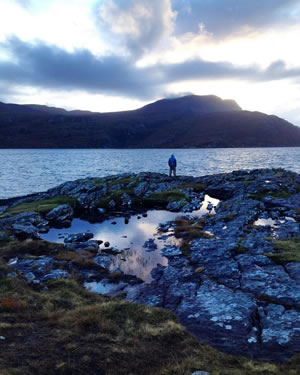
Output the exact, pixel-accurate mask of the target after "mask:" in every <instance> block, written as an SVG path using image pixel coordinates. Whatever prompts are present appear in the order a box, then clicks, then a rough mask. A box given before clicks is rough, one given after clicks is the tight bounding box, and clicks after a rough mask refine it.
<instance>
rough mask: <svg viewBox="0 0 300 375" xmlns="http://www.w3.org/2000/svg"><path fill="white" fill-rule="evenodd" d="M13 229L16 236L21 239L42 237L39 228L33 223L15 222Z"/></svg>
mask: <svg viewBox="0 0 300 375" xmlns="http://www.w3.org/2000/svg"><path fill="white" fill-rule="evenodd" d="M11 229H12V231H13V232H14V234H15V235H16V237H17V238H19V239H20V240H25V239H27V238H33V239H38V238H40V236H39V231H38V229H37V228H36V227H35V226H33V225H32V224H27V225H24V224H13V225H12V226H11Z"/></svg>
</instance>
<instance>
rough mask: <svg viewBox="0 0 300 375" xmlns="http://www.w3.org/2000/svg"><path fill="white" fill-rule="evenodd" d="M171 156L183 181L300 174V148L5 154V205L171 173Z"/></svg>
mask: <svg viewBox="0 0 300 375" xmlns="http://www.w3.org/2000/svg"><path fill="white" fill-rule="evenodd" d="M171 154H174V155H175V156H176V158H177V162H178V168H177V172H178V174H179V175H190V176H203V175H207V174H215V173H223V172H231V171H233V170H237V169H253V168H285V169H288V170H292V171H295V172H297V173H300V147H292V148H289V147H282V148H223V149H222V148H217V149H174V150H172V149H138V150H136V149H135V150H133V149H129V150H119V149H105V150H104V149H66V150H61V149H60V150H53V149H51V150H47V149H35V150H24V149H22V150H20V149H14V150H6V149H5V150H4V149H2V150H0V199H1V198H9V197H14V196H19V195H24V194H30V193H35V192H40V191H45V190H47V189H49V188H51V187H54V186H56V185H58V184H60V183H62V182H65V181H69V180H75V179H78V178H83V177H94V176H97V177H102V176H107V175H111V174H117V173H124V172H134V173H138V172H142V171H150V172H160V173H167V172H168V167H167V161H168V158H169V157H170V155H171Z"/></svg>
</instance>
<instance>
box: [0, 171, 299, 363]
mask: <svg viewBox="0 0 300 375" xmlns="http://www.w3.org/2000/svg"><path fill="white" fill-rule="evenodd" d="M204 194H210V195H211V196H212V197H214V198H217V199H220V200H221V202H220V203H219V204H218V205H217V207H215V208H214V207H213V205H211V207H208V208H210V210H209V212H210V214H209V213H207V214H206V215H205V217H204V218H202V222H201V230H200V229H199V235H198V236H197V234H196V235H195V232H193V236H192V237H191V238H188V234H187V233H185V234H184V233H183V234H182V233H181V236H182V239H183V240H185V246H179V244H178V245H176V244H175V245H174V244H172V245H170V244H168V243H167V242H166V246H165V247H164V248H163V249H162V250H161V253H162V255H163V256H165V257H167V258H168V266H161V265H157V267H156V268H154V269H153V270H152V272H151V274H152V278H153V280H152V282H151V283H149V284H147V283H142V282H132V278H131V280H130V281H128V280H129V279H128V280H127V281H126V280H125V279H124V277H125V275H122V272H119V270H114V271H116V272H114V277H115V278H116V281H118V280H120V279H122V283H121V285H122V288H119V289H118V288H113V290H114V295H115V294H117V292H116V290H119V292H120V294H122V295H126V299H127V300H130V301H134V302H138V303H144V304H147V305H149V306H160V307H165V308H167V309H170V310H172V311H174V312H175V313H176V314H177V316H178V318H179V320H180V321H181V322H182V323H183V324H184V325H185V327H186V328H187V329H188V330H189V331H190V332H191V333H192V334H193V335H195V336H197V337H198V338H199V339H200V340H202V341H204V342H207V343H209V344H212V345H214V346H216V347H218V348H220V349H222V350H224V351H228V352H230V353H236V354H243V355H245V354H248V355H249V357H254V358H259V359H264V360H276V361H287V360H288V359H290V358H291V357H292V356H293V354H295V353H296V352H298V351H299V350H300V278H299V273H300V262H299V259H300V255H299V252H300V249H299V246H300V245H299V244H300V230H299V221H300V176H299V175H298V174H296V173H292V172H288V171H284V170H281V169H277V170H269V169H265V170H264V169H263V170H253V171H236V172H232V173H230V174H219V175H214V176H203V177H197V178H192V177H178V178H169V177H167V176H165V175H161V174H151V173H140V174H138V175H135V174H124V175H119V176H109V177H105V178H101V179H95V178H94V179H93V178H88V179H83V180H78V181H75V182H68V183H65V184H62V185H60V186H58V187H56V188H54V189H51V190H49V191H48V192H46V193H44V194H43V198H44V199H47V198H48V199H49V198H53V197H56V196H65V197H68V198H70V197H72V198H74V200H75V203H74V208H73V209H74V216H81V215H83V216H84V215H86V217H89V218H91V219H92V220H97V219H98V220H103V219H104V218H106V217H114V216H116V215H119V216H126V215H128V214H129V213H131V212H135V213H136V212H142V211H144V210H145V207H152V208H165V209H166V208H167V209H169V210H174V211H178V210H180V211H181V212H184V211H192V210H193V209H198V208H199V207H201V205H202V204H203V197H204ZM22 199H23V201H24V199H26V198H22ZM29 199H31V200H32V199H34V197H32V196H31V197H30V198H29ZM37 199H40V195H39V196H37ZM112 202H114V204H112ZM12 204H13V207H16V206H17V204H18V202H16V201H15V200H14V201H13V203H10V202H9V201H7V202H6V204H5V205H6V206H7V207H8V209H7V211H6V212H9V209H10V207H11V205H12ZM60 210H61V208H58V209H57V210H54V211H53V210H52V211H51V212H52V214H51V212H50V213H48V215H47V214H46V215H45V214H43V215H41V214H38V213H32V212H31V213H26V214H20V215H16V216H13V215H10V216H6V217H3V218H2V219H0V228H1V230H4V231H7V232H8V233H12V234H15V235H16V236H19V235H20V234H19V232H18V231H19V230H20V226H26V227H27V228H28V232H29V233H30V228H31V226H32V227H33V229H34V233H31V234H28V235H29V236H30V237H34V236H35V235H36V234H38V232H39V228H45V227H47V225H52V222H53V220H57V217H62V216H61V212H60ZM57 211H59V212H60V214H59V215H58V216H55V215H54V216H52V215H53V212H54V213H55V212H57ZM62 211H63V210H62ZM69 212H70V216H68V217H67V218H64V220H69V219H71V218H72V217H73V213H72V215H71V211H70V210H69ZM49 215H50V216H49ZM53 217H54V218H55V219H53ZM185 219H186V220H187V222H188V221H189V220H190V221H191V222H193V217H192V216H191V215H187V216H186V217H185ZM48 221H49V223H48ZM176 225H177V224H176V222H175V221H174V222H173V221H170V222H167V223H161V224H160V226H159V231H160V232H161V233H160V234H161V235H163V236H164V238H166V239H168V238H170V237H174V233H176ZM23 229H24V228H23ZM31 229H32V228H31ZM24 231H25V229H24ZM36 232H37V233H36ZM92 238H93V235H92V234H91V233H80V234H74V235H69V236H67V237H66V238H65V245H66V246H67V247H68V249H69V250H71V251H74V252H78V253H80V252H84V251H89V252H90V253H93V261H94V263H95V264H96V265H97V266H98V267H99V269H101V270H104V271H105V273H103V275H102V273H101V272H102V271H101V272H100V271H99V272H98V271H97V270H94V271H93V272H88V270H85V273H84V272H82V273H81V277H82V278H83V279H84V278H85V280H89V281H93V280H99V279H101V277H102V278H104V277H105V278H107V277H108V276H107V275H108V274H109V270H110V269H111V265H112V263H113V260H114V257H115V256H116V254H118V249H108V248H109V246H110V245H109V244H108V246H107V251H101V252H98V248H99V243H98V242H97V241H95V240H93V239H92ZM187 243H188V246H186V245H187ZM282 244H283V245H286V246H292V247H291V248H292V249H294V250H293V251H292V253H291V250H289V251H288V252H285V249H284V248H282V249H281V250H280V246H283V245H282ZM144 248H145V251H148V252H149V254H150V253H151V252H154V251H158V250H156V248H155V242H154V241H153V240H151V239H149V240H148V241H146V242H145V243H144ZM297 254H298V255H297ZM297 256H298V257H297ZM10 265H11V266H12V267H13V268H14V269H15V270H17V271H18V272H22V273H23V274H24V277H25V278H26V280H28V282H33V283H36V282H37V281H35V280H38V282H39V283H43V282H45V281H46V280H48V279H50V278H55V277H68V275H69V270H68V269H67V268H64V269H61V268H60V267H58V266H59V265H58V264H56V263H55V262H53V259H52V260H51V259H48V257H44V258H43V257H42V258H36V259H33V260H32V259H31V260H30V259H27V260H26V259H13V260H10ZM68 267H69V268H70V265H68ZM63 271H65V272H67V273H66V274H65V273H64V272H63ZM104 271H103V272H104ZM93 278H94V279H93ZM106 293H107V294H109V292H106Z"/></svg>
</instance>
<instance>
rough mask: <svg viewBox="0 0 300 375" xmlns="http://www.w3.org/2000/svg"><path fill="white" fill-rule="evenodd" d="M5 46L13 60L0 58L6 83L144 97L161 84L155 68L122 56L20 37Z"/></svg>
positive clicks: (1, 77)
mask: <svg viewBox="0 0 300 375" xmlns="http://www.w3.org/2000/svg"><path fill="white" fill-rule="evenodd" d="M2 47H4V48H5V49H6V50H7V51H8V52H9V53H10V54H11V55H12V57H13V62H8V61H3V62H0V82H1V81H2V82H7V84H19V85H20V84H23V85H29V86H38V87H43V88H50V89H53V90H60V89H62V90H65V89H74V90H78V89H82V90H86V91H90V92H94V93H105V94H109V95H115V94H117V95H123V96H129V97H137V96H141V97H144V98H147V97H151V96H153V95H154V94H155V91H156V85H157V84H158V82H157V80H156V79H155V77H154V74H155V71H154V70H153V69H151V71H150V70H148V69H143V70H141V69H137V68H135V66H134V65H132V63H131V61H129V60H128V59H126V58H123V57H118V56H104V57H97V56H95V55H93V54H92V53H91V52H90V51H88V50H87V49H80V50H76V51H75V52H67V51H65V50H63V49H61V48H59V47H56V46H50V45H47V44H44V43H42V42H38V43H26V42H23V41H21V40H20V39H17V38H12V39H10V40H9V41H7V42H6V43H4V44H2ZM152 81H153V82H154V83H153V82H152ZM155 82H156V83H155Z"/></svg>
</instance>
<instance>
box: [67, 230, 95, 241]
mask: <svg viewBox="0 0 300 375" xmlns="http://www.w3.org/2000/svg"><path fill="white" fill-rule="evenodd" d="M93 237H94V235H93V233H91V232H83V233H76V234H73V233H72V234H68V235H67V236H66V237H65V238H64V242H65V243H71V242H85V241H88V240H90V239H91V238H93Z"/></svg>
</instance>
